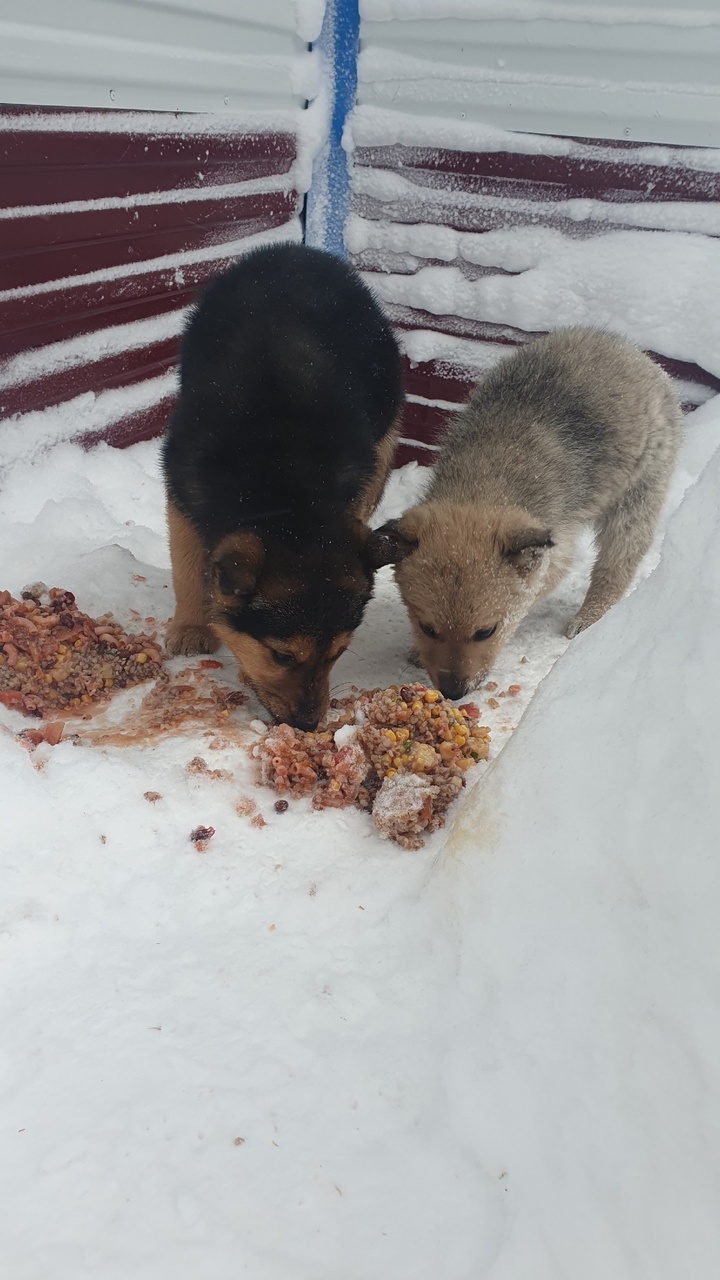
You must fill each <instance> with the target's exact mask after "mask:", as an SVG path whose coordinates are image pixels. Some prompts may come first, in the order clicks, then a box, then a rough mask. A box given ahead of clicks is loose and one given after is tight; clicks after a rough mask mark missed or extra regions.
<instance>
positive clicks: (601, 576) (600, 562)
mask: <svg viewBox="0 0 720 1280" xmlns="http://www.w3.org/2000/svg"><path fill="white" fill-rule="evenodd" d="M666 490H667V485H666V484H663V483H662V482H661V483H658V480H657V478H653V480H652V481H650V480H641V481H640V482H639V483H638V484H636V485H635V486H634V487H633V488H632V489H628V491H627V493H626V494H625V495H624V496H623V498H622V499H621V500H620V502H619V503H618V504H617V505H616V506H615V507H613V508H612V509H611V510H610V511H608V512H607V513H606V514H605V515H604V516H603V517H602V520H601V521H600V523H599V525H598V530H597V541H598V555H597V559H596V561H595V565H594V567H593V571H592V576H591V578H590V586H589V587H588V591H587V595H586V596H585V599H584V600H583V603H582V605H581V607H580V609H579V610H578V612H577V613H576V614H575V617H574V618H571V620H570V622H569V623H568V625H567V627H566V629H565V634H566V636H569V637H570V638H571V639H572V637H573V636H576V635H577V634H578V632H579V631H584V630H585V628H586V627H589V626H592V624H593V622H597V620H598V618H601V617H602V615H603V614H604V613H606V612H607V610H608V609H609V608H610V606H611V605H613V604H615V603H616V602H617V601H618V600H620V599H621V598H622V596H624V594H625V592H626V591H627V589H628V587H629V586H630V584H631V582H632V580H633V578H634V577H635V572H636V570H637V567H638V565H639V564H640V561H641V560H642V558H643V556H644V555H645V554H646V553H647V552H648V551H649V550H650V547H651V546H652V541H653V538H654V536H655V530H656V528H657V524H658V520H659V518H660V512H661V510H662V505H663V502H664V500H665V493H666Z"/></svg>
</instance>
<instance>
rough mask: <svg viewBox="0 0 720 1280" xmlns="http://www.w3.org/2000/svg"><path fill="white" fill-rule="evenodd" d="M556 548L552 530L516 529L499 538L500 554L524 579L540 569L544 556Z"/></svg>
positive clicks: (502, 534)
mask: <svg viewBox="0 0 720 1280" xmlns="http://www.w3.org/2000/svg"><path fill="white" fill-rule="evenodd" d="M554 546H555V543H554V542H553V540H552V537H551V535H550V530H549V529H541V528H539V527H535V528H532V527H530V528H527V529H516V530H512V531H508V532H505V533H501V534H500V535H499V537H498V549H499V551H500V554H501V555H502V556H503V557H504V559H505V560H507V561H508V563H509V564H511V565H512V566H513V568H514V569H516V570H517V572H518V573H519V574H520V575H521V577H524V578H525V577H527V576H528V575H529V574H531V573H532V572H533V571H534V570H535V569H537V568H538V566H539V565H540V563H541V561H542V558H543V556H544V555H545V554H546V553H547V552H548V551H550V550H551V548H552V547H554Z"/></svg>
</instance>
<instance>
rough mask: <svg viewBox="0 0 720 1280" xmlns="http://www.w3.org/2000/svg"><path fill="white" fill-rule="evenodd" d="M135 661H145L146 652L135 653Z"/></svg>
mask: <svg viewBox="0 0 720 1280" xmlns="http://www.w3.org/2000/svg"><path fill="white" fill-rule="evenodd" d="M135 661H136V662H140V663H143V662H147V654H146V653H138V654H137V656H136V658H135Z"/></svg>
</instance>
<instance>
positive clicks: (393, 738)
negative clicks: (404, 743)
mask: <svg viewBox="0 0 720 1280" xmlns="http://www.w3.org/2000/svg"><path fill="white" fill-rule="evenodd" d="M383 733H384V734H385V737H386V738H389V739H390V741H391V742H397V734H396V733H394V732H393V730H392V729H383Z"/></svg>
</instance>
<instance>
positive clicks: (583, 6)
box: [358, 0, 720, 146]
mask: <svg viewBox="0 0 720 1280" xmlns="http://www.w3.org/2000/svg"><path fill="white" fill-rule="evenodd" d="M360 12H361V17H362V24H361V50H362V51H361V55H360V64H359V82H358V102H359V103H361V104H366V105H368V106H376V107H388V108H391V109H393V110H396V111H403V112H407V113H410V114H413V115H417V116H428V115H431V116H435V117H444V118H446V119H448V120H455V121H460V122H463V121H467V122H476V123H481V124H483V125H495V126H497V127H499V128H502V129H514V130H521V131H523V132H528V133H549V134H562V135H566V136H567V135H570V136H574V137H586V138H609V139H610V138H613V139H626V138H627V139H631V140H636V141H642V142H662V143H678V144H681V145H686V146H718V145H720V0H711V2H710V3H706V4H705V5H704V7H703V8H702V10H700V9H687V10H685V9H682V8H680V7H679V6H677V5H676V4H673V3H672V0H665V3H662V2H661V0H639V2H638V0H633V3H631V4H630V5H625V4H618V3H615V4H594V3H591V0H576V2H575V3H573V4H562V3H560V4H555V3H549V4H547V3H542V2H541V0H540V2H533V0H526V2H524V3H513V2H512V0H496V2H495V3H484V2H483V0H360Z"/></svg>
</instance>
